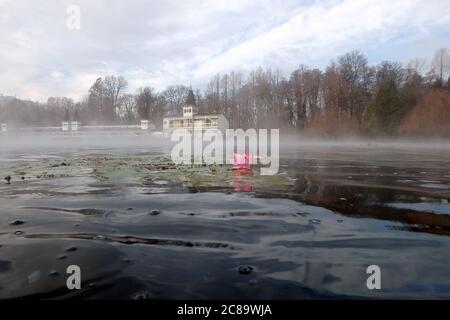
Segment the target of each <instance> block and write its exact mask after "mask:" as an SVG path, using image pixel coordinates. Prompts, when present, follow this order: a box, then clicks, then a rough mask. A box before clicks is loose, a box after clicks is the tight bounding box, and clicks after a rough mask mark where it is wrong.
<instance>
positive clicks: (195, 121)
mask: <svg viewBox="0 0 450 320" xmlns="http://www.w3.org/2000/svg"><path fill="white" fill-rule="evenodd" d="M200 128H201V129H203V130H207V129H213V130H214V129H216V130H220V131H223V132H224V131H225V130H226V129H228V120H227V118H225V116H224V115H223V114H220V113H198V112H197V105H196V103H195V98H194V93H193V92H192V90H189V93H188V96H187V99H186V104H185V105H184V106H183V116H180V117H165V118H164V119H163V131H164V134H165V135H168V134H171V133H172V132H173V131H174V130H176V129H185V130H190V131H191V130H197V129H200Z"/></svg>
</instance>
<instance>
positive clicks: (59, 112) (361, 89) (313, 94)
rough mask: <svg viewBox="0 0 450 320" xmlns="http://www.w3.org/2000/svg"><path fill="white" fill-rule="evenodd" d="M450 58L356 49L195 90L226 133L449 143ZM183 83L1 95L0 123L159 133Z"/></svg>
mask: <svg viewBox="0 0 450 320" xmlns="http://www.w3.org/2000/svg"><path fill="white" fill-rule="evenodd" d="M449 76H450V53H449V50H448V49H446V48H442V49H439V50H438V51H437V52H436V53H435V55H434V56H433V57H432V59H429V60H426V59H415V60H414V61H411V62H410V63H408V64H407V65H403V64H401V63H397V62H390V61H384V62H381V63H379V64H377V65H374V66H371V65H369V64H368V61H367V58H366V56H365V55H364V54H363V53H361V52H359V51H353V52H350V53H347V54H344V55H342V56H339V57H338V58H337V60H336V61H332V62H331V63H330V64H329V65H328V66H327V67H326V68H325V69H324V70H319V69H314V68H310V67H308V66H305V65H300V66H299V68H298V69H296V70H294V71H292V72H291V73H290V74H289V75H284V74H283V73H282V72H281V71H280V70H272V69H265V70H264V69H262V68H258V69H257V70H254V71H251V72H247V73H243V72H240V71H232V72H230V73H227V74H222V75H216V76H215V77H213V79H212V80H211V81H210V83H209V84H208V85H207V86H206V89H205V90H204V91H200V90H198V89H197V90H194V92H195V97H196V101H197V105H198V107H199V111H200V112H211V113H222V114H224V115H225V116H226V117H227V119H228V120H229V122H230V127H231V128H242V129H247V128H255V129H258V128H279V129H280V133H283V134H294V135H298V134H300V135H301V136H305V137H322V138H327V139H335V138H345V137H359V138H366V137H368V138H381V139H383V138H385V139H391V138H394V137H395V138H430V137H431V138H436V139H439V138H441V139H445V138H448V137H450V77H449ZM189 89H190V88H189V87H187V86H170V87H168V88H167V89H166V90H164V91H161V92H156V91H155V90H154V89H152V88H150V87H145V88H140V89H138V90H137V92H136V93H135V94H131V93H129V91H130V90H128V82H127V80H126V79H125V78H123V77H121V76H117V77H116V76H107V77H104V78H98V79H97V80H96V81H95V83H94V84H93V85H92V87H91V88H90V89H89V91H88V93H87V95H86V96H85V97H83V98H82V99H81V100H80V101H78V102H75V101H74V100H72V99H71V98H67V97H50V98H48V100H47V102H46V103H39V102H32V101H27V100H21V99H17V98H15V97H10V96H3V95H1V96H0V123H7V124H8V127H30V126H31V127H40V126H59V125H60V124H61V121H69V120H72V121H73V120H76V121H80V122H81V123H82V124H83V125H124V124H136V123H138V122H139V120H141V119H149V121H150V123H151V124H152V125H153V126H154V127H155V129H156V130H160V129H161V126H162V118H163V117H164V116H167V115H179V114H180V112H181V107H182V105H183V103H184V101H185V97H186V95H187V92H188V91H189Z"/></svg>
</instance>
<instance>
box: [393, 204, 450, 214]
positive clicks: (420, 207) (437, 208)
mask: <svg viewBox="0 0 450 320" xmlns="http://www.w3.org/2000/svg"><path fill="white" fill-rule="evenodd" d="M385 205H386V206H390V207H393V208H399V209H411V210H415V211H427V212H434V213H440V214H448V215H450V204H449V203H435V202H418V203H401V202H396V203H386V204H385Z"/></svg>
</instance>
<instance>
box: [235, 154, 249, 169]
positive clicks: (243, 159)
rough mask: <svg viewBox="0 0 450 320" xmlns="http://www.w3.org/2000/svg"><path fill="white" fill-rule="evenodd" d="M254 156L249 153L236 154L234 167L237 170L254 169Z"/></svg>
mask: <svg viewBox="0 0 450 320" xmlns="http://www.w3.org/2000/svg"><path fill="white" fill-rule="evenodd" d="M252 164H253V163H252V155H251V154H250V153H249V152H246V153H245V154H240V153H235V154H234V156H233V166H234V168H235V169H248V170H250V169H251V168H252Z"/></svg>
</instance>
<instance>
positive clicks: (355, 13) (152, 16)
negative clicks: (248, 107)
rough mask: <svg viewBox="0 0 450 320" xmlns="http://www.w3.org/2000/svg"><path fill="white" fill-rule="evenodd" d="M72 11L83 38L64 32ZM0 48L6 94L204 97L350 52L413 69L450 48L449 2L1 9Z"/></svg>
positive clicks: (11, 4)
mask: <svg viewBox="0 0 450 320" xmlns="http://www.w3.org/2000/svg"><path fill="white" fill-rule="evenodd" d="M70 5H77V6H78V7H79V8H80V18H81V19H80V29H79V30H77V29H75V30H71V29H69V28H68V27H67V22H68V19H69V18H70V17H71V16H70V14H68V13H67V10H68V8H69V7H70ZM71 21H73V20H71ZM0 43H1V47H0V48H1V50H0V93H2V94H5V95H13V96H14V95H16V96H17V97H20V98H29V99H33V100H39V101H46V99H47V97H48V96H69V97H72V98H74V99H80V98H81V97H82V96H83V95H84V94H86V92H87V90H88V89H89V87H90V86H91V84H92V83H93V82H94V81H95V79H96V78H97V77H100V76H105V75H111V74H113V75H123V76H124V77H125V78H126V79H127V80H128V81H129V91H130V92H134V90H136V88H138V87H141V86H151V87H154V88H155V89H157V90H162V89H164V88H165V87H166V86H168V85H177V84H184V85H189V84H192V86H193V87H198V88H204V86H205V84H206V83H207V81H208V80H209V79H210V78H211V77H212V76H214V75H215V74H217V73H223V72H227V71H230V70H242V71H246V70H249V69H253V68H256V67H258V66H262V67H269V66H270V67H272V68H279V69H281V70H282V71H284V72H286V73H287V72H289V71H291V70H293V69H294V68H296V67H297V66H298V65H299V64H301V63H303V64H307V65H310V66H313V67H319V68H323V67H324V66H326V65H327V64H328V63H329V62H330V60H331V59H333V58H336V56H338V55H340V54H342V53H345V52H347V51H350V50H354V49H359V50H361V51H363V52H364V53H365V54H366V55H367V56H368V58H369V62H370V63H377V62H380V61H382V60H387V59H389V60H397V61H401V62H407V61H409V60H410V59H412V58H414V57H427V56H431V55H432V54H433V52H434V51H435V50H436V49H437V48H439V47H444V46H446V47H449V46H450V10H449V0H376V1H373V0H342V1H337V0H330V1H327V0H322V1H314V0H304V1H301V0H297V1H294V0H283V1H281V0H280V1H276V0H271V1H269V0H223V1H222V0H209V1H203V0H192V1H191V0H180V1H175V0H173V1H172V0H145V1H144V0H122V1H120V0H108V1H107V0H96V1H92V0H68V1H64V0H59V1H54V0H44V1H35V0H0Z"/></svg>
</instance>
